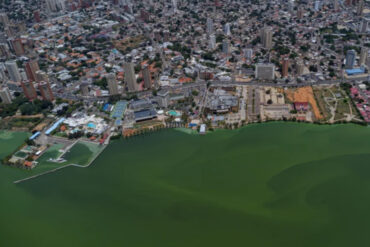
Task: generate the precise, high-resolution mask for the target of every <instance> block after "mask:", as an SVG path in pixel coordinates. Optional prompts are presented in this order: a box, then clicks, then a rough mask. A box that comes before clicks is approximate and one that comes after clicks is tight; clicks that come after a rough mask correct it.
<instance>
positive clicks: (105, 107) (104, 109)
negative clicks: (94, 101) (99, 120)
mask: <svg viewBox="0 0 370 247" xmlns="http://www.w3.org/2000/svg"><path fill="white" fill-rule="evenodd" d="M109 108H110V104H108V103H106V104H105V105H104V106H103V111H108V110H109Z"/></svg>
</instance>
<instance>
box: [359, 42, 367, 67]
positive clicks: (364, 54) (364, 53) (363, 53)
mask: <svg viewBox="0 0 370 247" xmlns="http://www.w3.org/2000/svg"><path fill="white" fill-rule="evenodd" d="M368 51H369V49H367V48H366V47H365V46H363V47H362V48H361V53H360V61H359V64H360V65H364V64H365V63H366V58H367V54H368Z"/></svg>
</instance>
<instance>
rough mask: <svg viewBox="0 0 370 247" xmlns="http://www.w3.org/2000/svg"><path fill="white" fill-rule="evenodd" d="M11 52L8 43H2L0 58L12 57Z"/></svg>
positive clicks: (0, 44)
mask: <svg viewBox="0 0 370 247" xmlns="http://www.w3.org/2000/svg"><path fill="white" fill-rule="evenodd" d="M10 55H11V54H10V51H9V46H8V44H7V43H0V56H1V57H6V58H9V57H10Z"/></svg>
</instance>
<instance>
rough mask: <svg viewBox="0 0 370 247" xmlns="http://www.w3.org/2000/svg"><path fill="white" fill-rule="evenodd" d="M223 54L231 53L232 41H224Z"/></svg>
mask: <svg viewBox="0 0 370 247" xmlns="http://www.w3.org/2000/svg"><path fill="white" fill-rule="evenodd" d="M222 52H223V53H224V54H229V53H230V41H229V40H228V39H224V41H223V42H222Z"/></svg>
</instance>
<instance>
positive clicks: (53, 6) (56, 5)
mask: <svg viewBox="0 0 370 247" xmlns="http://www.w3.org/2000/svg"><path fill="white" fill-rule="evenodd" d="M46 8H47V10H48V11H49V12H58V11H61V10H64V0H46Z"/></svg>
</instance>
